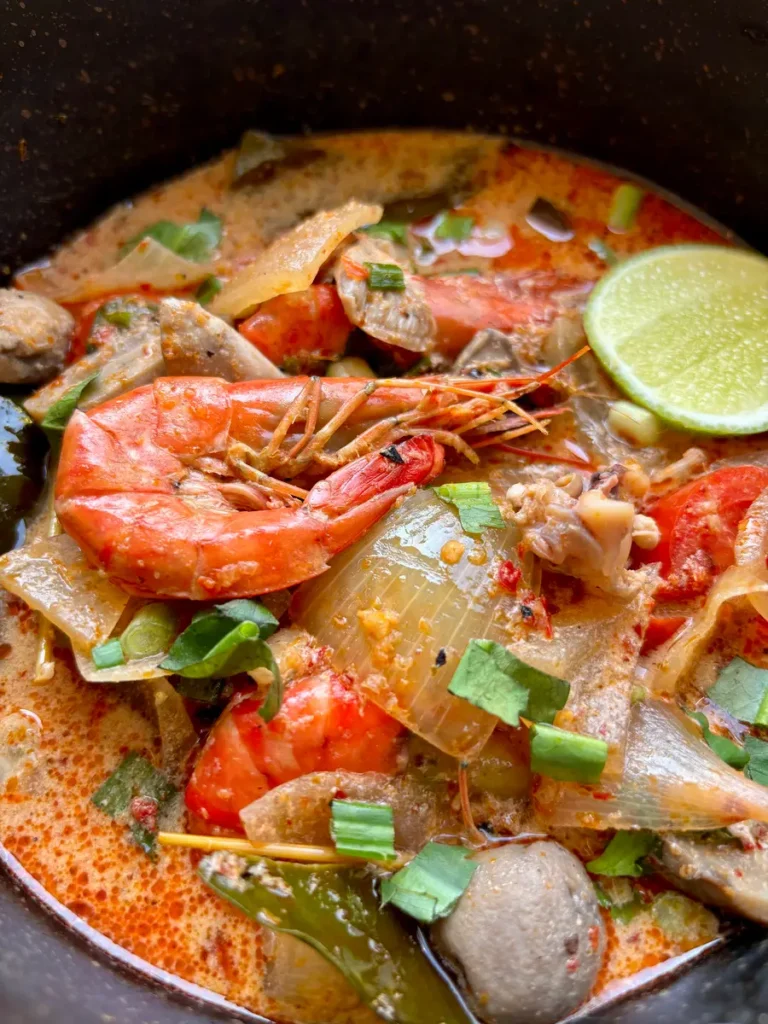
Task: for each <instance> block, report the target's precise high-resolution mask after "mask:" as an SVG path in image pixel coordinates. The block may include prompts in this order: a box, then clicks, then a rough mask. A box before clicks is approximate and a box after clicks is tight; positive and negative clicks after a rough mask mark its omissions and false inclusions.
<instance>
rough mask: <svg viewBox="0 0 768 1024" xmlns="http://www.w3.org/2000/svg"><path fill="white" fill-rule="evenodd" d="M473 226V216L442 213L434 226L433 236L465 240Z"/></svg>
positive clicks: (456, 240)
mask: <svg viewBox="0 0 768 1024" xmlns="http://www.w3.org/2000/svg"><path fill="white" fill-rule="evenodd" d="M474 226H475V218H474V217H462V216H460V215H459V214H456V213H443V214H441V216H440V219H439V221H438V222H437V226H436V227H435V231H434V235H435V238H442V239H445V240H449V241H451V242H466V240H467V239H468V238H469V236H470V235H471V234H472V228H473V227H474Z"/></svg>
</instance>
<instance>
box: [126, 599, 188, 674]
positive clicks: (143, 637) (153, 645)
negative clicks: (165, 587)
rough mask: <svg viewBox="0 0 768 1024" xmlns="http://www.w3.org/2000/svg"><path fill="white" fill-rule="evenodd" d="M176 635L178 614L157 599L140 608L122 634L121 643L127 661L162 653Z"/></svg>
mask: <svg viewBox="0 0 768 1024" xmlns="http://www.w3.org/2000/svg"><path fill="white" fill-rule="evenodd" d="M175 635H176V614H175V613H174V611H173V609H172V608H171V607H170V606H169V605H167V604H163V603H162V601H156V602H154V603H152V604H146V605H144V607H143V608H139V610H138V611H137V612H136V614H135V615H134V617H133V618H132V619H131V621H130V622H129V624H128V625H127V626H126V628H125V630H124V631H123V633H122V634H121V636H120V645H121V647H122V648H123V654H124V655H125V657H126V660H127V661H136V660H137V659H139V658H149V657H151V656H152V655H153V654H162V653H163V651H167V650H168V648H169V647H170V646H171V643H172V641H173V638H174V636H175Z"/></svg>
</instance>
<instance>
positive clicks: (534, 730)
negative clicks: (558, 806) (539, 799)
mask: <svg viewBox="0 0 768 1024" xmlns="http://www.w3.org/2000/svg"><path fill="white" fill-rule="evenodd" d="M530 736H531V771H533V772H537V773H538V774H539V775H546V776H547V777H548V778H550V779H558V780H560V781H561V782H582V783H585V784H587V785H589V784H592V783H595V782H598V781H599V780H600V776H601V775H602V773H603V768H605V762H606V761H607V759H608V744H607V743H606V742H605V740H600V739H597V738H596V737H594V736H585V735H584V734H583V733H580V732H568V730H566V729H558V728H556V727H555V726H554V725H546V724H545V723H538V724H536V725H533V726H531V732H530Z"/></svg>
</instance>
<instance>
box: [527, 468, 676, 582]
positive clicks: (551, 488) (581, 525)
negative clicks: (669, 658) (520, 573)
mask: <svg viewBox="0 0 768 1024" xmlns="http://www.w3.org/2000/svg"><path fill="white" fill-rule="evenodd" d="M618 481H619V476H618V474H615V473H613V474H610V475H609V476H608V477H606V478H605V479H600V478H598V480H597V486H596V487H592V488H590V489H588V490H585V491H582V493H580V494H578V495H576V494H575V491H576V490H577V488H575V487H574V476H573V474H569V477H568V479H567V481H564V485H563V486H559V485H558V484H557V483H555V482H553V481H552V480H547V479H542V480H538V481H536V482H534V483H527V484H522V483H518V484H513V485H512V486H511V487H510V488H509V490H508V491H507V500H508V502H509V503H510V506H511V508H512V513H511V519H512V521H513V522H514V523H515V524H516V525H517V526H518V527H520V529H521V530H522V535H523V537H522V545H523V548H524V549H526V550H528V551H532V552H533V554H535V555H537V556H538V557H539V558H541V559H542V560H543V561H545V562H548V563H549V564H550V565H551V566H553V567H556V568H557V569H559V570H560V571H562V572H564V573H567V574H568V575H570V576H576V577H578V578H579V579H583V580H584V581H585V582H587V583H592V584H594V585H595V586H596V587H598V588H599V589H601V590H608V591H613V592H619V591H621V590H623V589H624V579H623V573H624V570H625V568H626V565H627V561H628V559H629V553H630V549H631V547H632V541H633V539H634V540H635V541H636V542H637V543H639V544H641V545H642V546H643V547H647V548H653V547H654V545H655V544H657V543H658V540H659V532H658V528H656V529H654V527H655V524H654V523H653V521H652V520H649V517H648V516H643V515H638V513H636V512H635V506H634V505H633V504H632V502H630V501H621V500H619V499H618V498H614V497H611V492H612V491H613V490H614V489H615V488H617V486H618ZM576 483H578V479H577V480H576Z"/></svg>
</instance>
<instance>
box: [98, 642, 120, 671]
mask: <svg viewBox="0 0 768 1024" xmlns="http://www.w3.org/2000/svg"><path fill="white" fill-rule="evenodd" d="M91 660H92V661H93V664H94V665H95V666H96V668H99V669H101V668H115V667H116V666H117V665H123V664H124V663H125V655H124V654H123V648H122V645H121V643H120V640H119V639H118V638H117V637H115V639H114V640H107V642H106V643H103V644H99V645H98V646H97V647H94V648H92V649H91Z"/></svg>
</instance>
